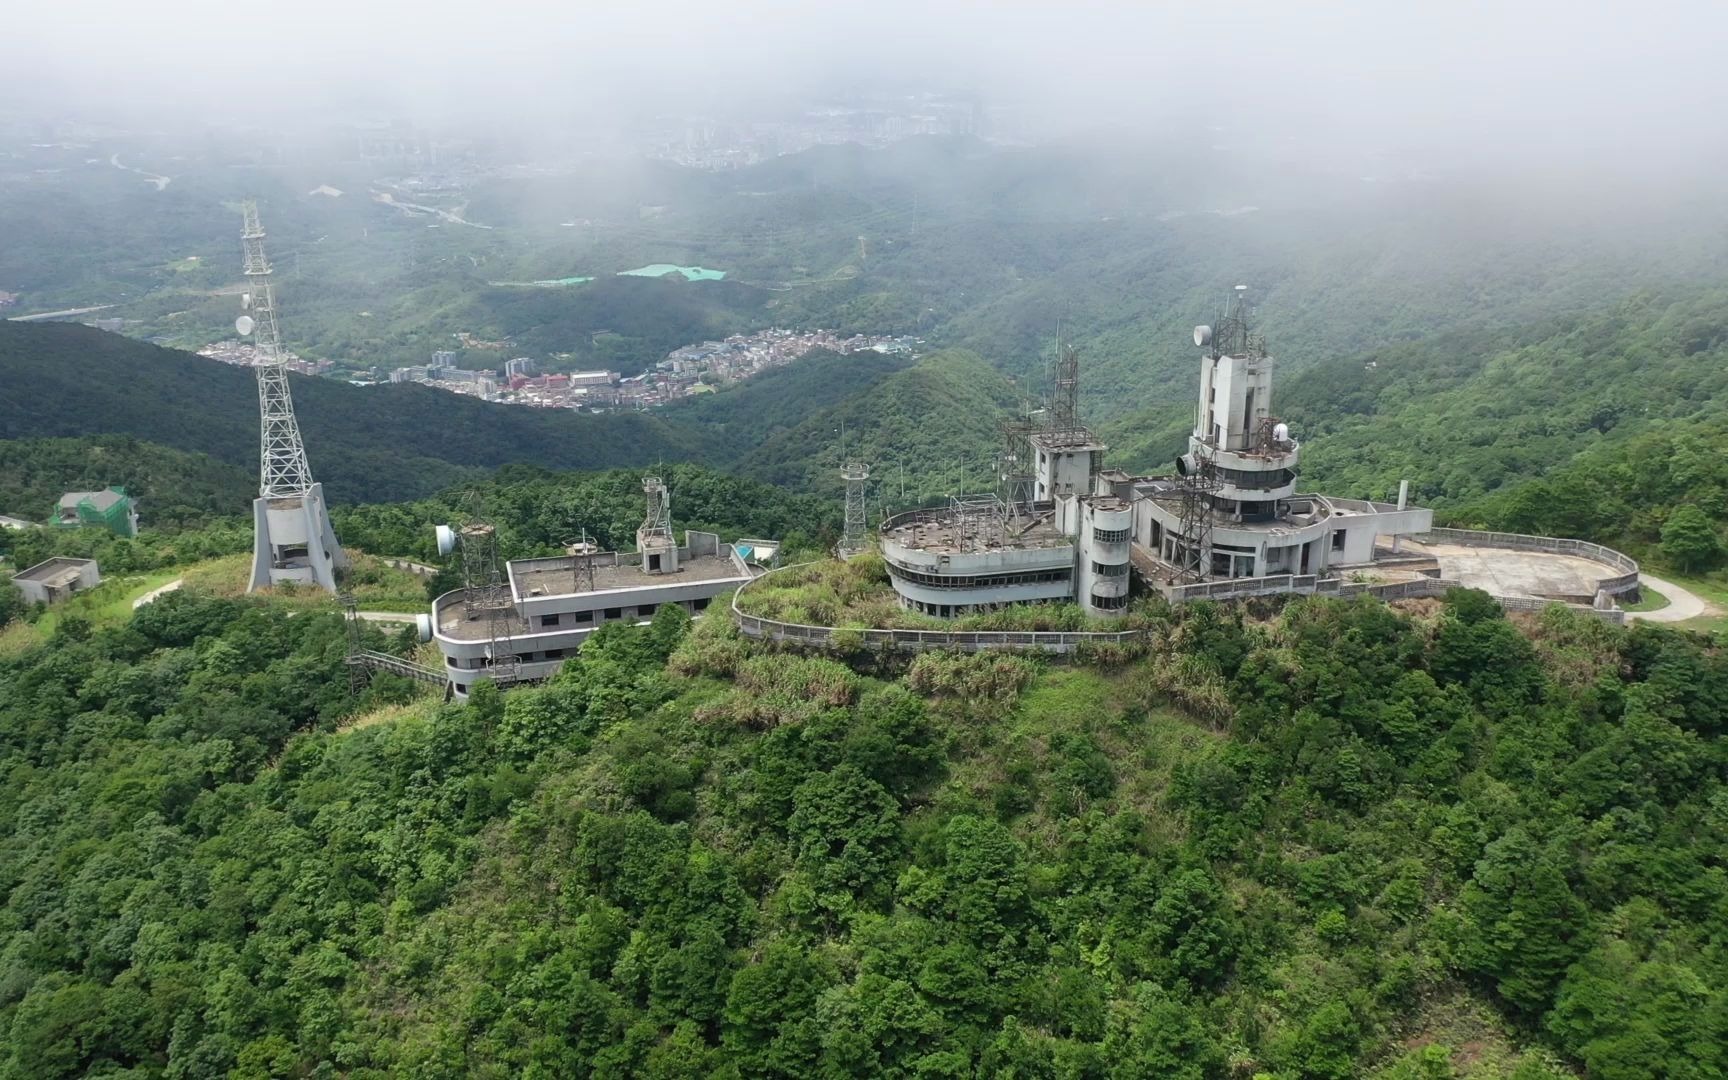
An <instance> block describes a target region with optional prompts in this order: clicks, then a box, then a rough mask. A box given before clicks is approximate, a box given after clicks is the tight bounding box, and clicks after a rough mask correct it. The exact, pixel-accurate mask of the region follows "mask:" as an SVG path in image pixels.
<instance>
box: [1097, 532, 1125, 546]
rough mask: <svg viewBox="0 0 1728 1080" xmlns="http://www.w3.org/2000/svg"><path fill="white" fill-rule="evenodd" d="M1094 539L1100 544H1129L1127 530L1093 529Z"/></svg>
mask: <svg viewBox="0 0 1728 1080" xmlns="http://www.w3.org/2000/svg"><path fill="white" fill-rule="evenodd" d="M1092 539H1094V540H1096V541H1097V542H1098V543H1100V544H1124V543H1127V542H1128V530H1127V529H1093V530H1092Z"/></svg>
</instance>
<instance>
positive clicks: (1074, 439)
mask: <svg viewBox="0 0 1728 1080" xmlns="http://www.w3.org/2000/svg"><path fill="white" fill-rule="evenodd" d="M1026 438H1027V440H1028V441H1029V442H1031V443H1032V445H1034V446H1038V447H1042V448H1043V449H1045V450H1058V451H1075V450H1108V449H1109V447H1107V446H1105V445H1104V444H1103V443H1102V442H1101V441H1099V439H1098V437H1097V436H1096V435H1094V434H1092V433H1091V432H1090V431H1088V430H1087V429H1085V428H1076V429H1074V430H1073V431H1034V432H1032V433H1031V434H1030V435H1028V436H1027V437H1026Z"/></svg>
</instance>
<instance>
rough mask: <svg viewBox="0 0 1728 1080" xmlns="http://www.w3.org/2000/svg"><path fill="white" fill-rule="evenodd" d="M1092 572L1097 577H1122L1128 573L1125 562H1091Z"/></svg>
mask: <svg viewBox="0 0 1728 1080" xmlns="http://www.w3.org/2000/svg"><path fill="white" fill-rule="evenodd" d="M1092 572H1093V573H1094V574H1097V575H1098V576H1099V577H1122V576H1123V575H1125V574H1127V573H1128V564H1127V563H1093V564H1092Z"/></svg>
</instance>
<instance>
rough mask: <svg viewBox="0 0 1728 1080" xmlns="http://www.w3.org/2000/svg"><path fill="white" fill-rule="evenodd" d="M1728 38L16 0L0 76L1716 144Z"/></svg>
mask: <svg viewBox="0 0 1728 1080" xmlns="http://www.w3.org/2000/svg"><path fill="white" fill-rule="evenodd" d="M1724 40H1728V4H1720V3H1717V4H1711V3H1693V4H1674V3H1644V4H1634V3H1630V2H1623V3H1592V2H1589V0H1570V2H1564V3H1561V2H1547V0H1543V2H1527V3H1520V2H1517V0H1506V2H1501V3H1471V2H1459V0H1443V2H1442V0H1436V2H1425V3H1399V2H1397V0H1379V2H1373V3H1296V2H1282V3H1271V2H1262V0H1250V2H1240V0H1238V2H1228V3H1227V2H1221V0H1220V2H1210V3H1200V2H1191V3H1181V4H1172V3H1128V2H1126V0H1124V2H1121V3H1113V4H1096V3H1084V2H1079V3H1076V2H1072V0H1064V2H1059V3H1056V2H1052V3H1025V2H1017V3H1014V2H1011V3H957V2H956V3H946V2H942V0H916V2H915V0H857V2H852V3H846V4H830V5H822V4H813V3H765V2H760V0H729V2H721V0H653V2H646V3H634V4H631V3H619V2H609V3H605V4H589V3H583V2H565V3H548V2H521V0H496V2H493V3H472V2H464V3H452V2H450V0H422V2H417V3H412V4H410V3H382V4H381V3H368V2H366V0H298V2H294V0H288V2H283V3H276V4H268V5H244V4H235V3H232V2H227V3H220V4H217V3H203V2H191V0H155V2H138V0H81V2H78V3H19V4H16V5H13V6H12V8H11V10H10V11H9V13H8V15H7V18H6V25H5V29H4V34H3V35H0V91H3V92H4V95H5V99H6V100H7V101H9V102H11V103H12V105H11V108H12V109H13V110H14V111H17V110H18V109H26V110H31V111H33V112H37V113H44V114H49V115H51V114H53V113H54V112H56V111H58V110H68V111H69V110H70V109H71V108H72V106H73V105H74V104H75V105H76V106H78V107H79V109H80V110H81V111H82V110H87V109H97V110H124V111H127V112H129V113H130V114H131V115H132V116H133V117H134V118H137V117H139V116H148V115H150V114H151V113H153V112H157V113H160V114H161V115H163V116H166V115H168V113H167V109H168V107H169V106H173V107H175V112H176V114H178V115H185V110H195V111H196V112H198V113H200V114H202V115H203V116H207V117H229V118H231V117H234V116H236V115H238V114H241V113H245V112H256V113H261V114H269V113H276V114H278V115H282V116H291V115H293V114H295V113H296V112H298V111H300V110H303V109H310V110H322V109H324V108H327V107H330V106H332V105H335V106H339V107H352V106H356V105H364V106H367V107H373V108H377V109H381V110H387V111H391V112H395V113H397V114H400V115H403V116H406V117H410V118H413V119H415V120H418V121H422V122H431V123H439V122H443V123H451V124H456V125H464V124H471V123H475V122H482V123H488V124H492V123H501V122H502V123H509V122H516V123H519V124H522V125H525V126H530V127H531V126H533V125H534V124H537V123H545V122H557V123H570V122H576V119H575V118H579V117H582V116H584V115H587V116H593V117H596V118H606V117H615V116H617V115H619V114H621V113H623V112H627V111H629V112H635V111H647V110H651V109H656V108H661V107H665V106H666V105H668V104H671V105H678V104H682V105H685V106H687V107H692V108H699V107H703V106H707V105H713V106H716V107H718V106H721V105H724V104H727V103H730V102H766V103H770V104H774V105H785V104H788V103H797V102H801V101H804V100H808V99H809V98H810V97H812V96H813V95H816V94H819V93H822V92H826V91H832V90H837V89H838V90H843V89H846V88H848V87H854V86H857V85H859V84H861V83H868V82H889V83H905V84H911V85H919V84H930V85H937V86H944V87H949V88H955V89H966V90H975V91H976V92H977V93H979V94H980V95H981V96H982V98H983V100H985V101H986V102H989V103H993V104H1005V105H1012V106H1015V107H1018V108H1023V109H1036V110H1038V111H1039V113H1040V114H1041V115H1043V116H1045V117H1047V118H1051V119H1054V120H1055V121H1057V122H1059V123H1061V124H1066V125H1071V126H1073V127H1075V128H1077V129H1080V128H1090V127H1097V126H1099V125H1100V124H1104V123H1113V124H1114V123H1126V124H1135V125H1146V126H1151V127H1156V126H1159V125H1161V124H1163V123H1165V122H1166V121H1169V120H1171V119H1172V118H1174V119H1176V120H1179V121H1183V122H1193V121H1196V120H1206V119H1208V118H1212V117H1216V118H1217V119H1218V120H1219V121H1220V122H1221V123H1222V124H1224V125H1226V126H1229V125H1233V124H1234V125H1240V124H1242V123H1244V122H1250V123H1253V124H1256V125H1264V128H1265V130H1269V131H1273V132H1285V133H1289V134H1290V135H1292V136H1299V137H1304V138H1306V137H1314V138H1318V139H1321V140H1324V139H1326V138H1332V137H1345V138H1358V139H1361V138H1367V139H1375V138H1384V139H1386V140H1388V141H1391V142H1394V143H1397V142H1404V143H1408V142H1412V141H1434V142H1439V143H1444V144H1447V145H1455V146H1462V147H1470V146H1476V147H1479V148H1480V149H1481V150H1482V152H1483V153H1485V154H1493V153H1500V152H1505V151H1508V150H1512V149H1516V148H1520V147H1522V148H1535V149H1536V150H1538V151H1539V152H1542V153H1551V152H1552V153H1559V154H1562V155H1569V154H1571V153H1573V152H1584V153H1588V154H1592V155H1604V156H1607V157H1620V158H1622V159H1624V158H1625V157H1626V156H1628V155H1638V156H1643V155H1656V156H1660V155H1663V154H1666V153H1676V154H1680V153H1687V154H1689V153H1692V152H1693V151H1695V150H1696V149H1697V148H1698V146H1699V145H1700V144H1712V145H1713V144H1714V143H1715V142H1716V141H1717V140H1719V139H1721V138H1722V137H1723V128H1724V127H1725V126H1728V125H1724V123H1723V121H1722V116H1723V114H1724V109H1725V107H1728V75H1725V74H1724V65H1723V63H1722V62H1721V60H1720V57H1719V56H1718V55H1717V53H1718V52H1719V50H1720V47H1721V43H1722V42H1723V41H1724ZM1652 164H1654V161H1653V162H1652Z"/></svg>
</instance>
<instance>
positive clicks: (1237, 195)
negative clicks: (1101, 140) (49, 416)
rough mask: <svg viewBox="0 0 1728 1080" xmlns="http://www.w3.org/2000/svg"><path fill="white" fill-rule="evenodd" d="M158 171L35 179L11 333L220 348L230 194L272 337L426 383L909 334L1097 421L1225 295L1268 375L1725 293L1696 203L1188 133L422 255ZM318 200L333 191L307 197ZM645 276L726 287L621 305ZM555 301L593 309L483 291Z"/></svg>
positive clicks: (579, 204) (387, 229)
mask: <svg viewBox="0 0 1728 1080" xmlns="http://www.w3.org/2000/svg"><path fill="white" fill-rule="evenodd" d="M178 149H179V150H180V151H181V156H179V157H177V158H175V159H174V164H173V166H172V168H173V169H174V171H175V172H176V173H177V177H176V179H175V181H174V183H173V185H172V186H171V187H169V188H167V189H165V190H163V191H160V192H156V191H151V190H149V188H148V186H147V185H140V184H138V183H137V182H136V180H135V179H124V180H123V179H122V178H123V177H126V176H127V175H128V174H124V173H121V172H119V171H118V170H115V169H112V168H106V167H104V168H101V169H94V168H91V167H90V166H88V165H87V164H86V163H84V162H83V160H82V157H81V155H78V154H73V153H72V152H70V151H55V150H53V149H52V148H44V149H41V150H39V151H33V152H32V153H33V156H34V155H40V161H41V163H42V164H43V165H44V166H48V167H51V169H50V171H48V172H45V173H44V174H43V175H41V176H38V177H36V178H35V180H34V181H33V183H32V184H31V185H29V186H28V187H27V188H25V189H21V190H19V191H18V192H16V193H15V195H14V197H12V198H9V199H8V200H7V203H6V205H4V206H0V235H5V236H7V237H8V239H9V241H11V242H10V243H9V244H8V245H7V250H6V251H4V252H0V281H4V282H6V286H5V287H6V288H8V289H12V290H21V291H22V292H23V293H24V297H25V299H24V300H23V301H21V306H20V309H19V310H27V311H43V310H51V309H54V308H59V307H73V306H84V305H87V304H88V305H97V304H103V305H110V304H111V305H115V306H114V307H112V308H107V309H105V311H104V314H106V315H109V316H113V317H119V318H123V319H126V320H128V326H127V329H128V332H130V333H134V334H138V335H140V336H150V337H156V338H160V339H161V340H164V341H169V342H173V343H178V344H187V345H194V344H202V343H204V342H206V341H209V340H213V339H215V338H217V337H220V336H223V335H225V334H227V332H228V330H227V328H228V326H229V324H230V323H231V320H232V319H233V317H234V314H235V305H234V297H233V295H232V290H233V289H234V288H235V287H237V286H238V284H239V280H240V279H239V263H238V259H237V256H236V252H235V247H234V231H235V230H236V229H237V228H238V219H237V214H236V213H235V209H234V204H235V201H236V200H238V199H240V198H243V197H256V198H259V199H261V200H262V202H263V209H264V214H265V221H266V223H267V225H268V227H269V229H270V251H271V254H272V257H273V258H274V259H275V262H276V266H277V273H278V284H279V287H280V289H281V291H282V295H283V306H284V310H285V311H286V312H288V313H289V315H288V317H287V318H286V319H285V323H284V326H285V332H286V333H287V334H288V337H289V343H290V345H292V346H294V347H296V348H299V349H301V350H302V351H303V352H305V353H306V354H307V355H311V356H318V357H328V358H331V359H334V360H336V361H338V362H339V363H342V364H347V365H351V366H354V367H364V366H369V365H374V364H378V365H383V366H386V367H388V366H392V365H398V364H413V363H424V362H425V361H426V358H427V357H428V356H429V355H430V353H431V352H432V350H434V349H441V348H447V347H449V345H450V343H451V335H452V334H455V333H457V332H459V331H469V332H473V333H476V334H479V335H481V336H482V337H493V338H498V337H508V338H511V339H512V340H514V341H515V342H516V343H517V345H518V346H519V347H520V348H522V349H524V350H525V351H528V352H531V353H534V354H537V355H539V356H540V358H541V359H543V360H545V359H549V358H550V355H551V354H553V353H559V354H566V355H568V356H570V357H572V358H573V360H572V361H571V362H575V363H581V364H593V365H599V364H605V365H614V366H619V367H622V368H625V369H627V370H635V369H638V368H640V367H641V366H642V365H644V364H646V363H650V362H652V361H653V360H655V359H658V358H659V357H660V356H663V355H664V353H665V352H666V350H667V349H670V348H675V347H677V346H678V345H681V344H685V343H688V342H691V341H697V340H701V339H703V338H705V337H711V336H716V335H720V334H724V333H726V332H728V331H731V330H735V329H740V330H741V329H752V328H757V327H761V326H767V325H780V326H790V327H798V328H823V327H827V328H835V329H838V330H841V331H842V332H847V333H852V332H863V333H913V334H918V335H920V336H924V337H926V338H927V339H929V340H931V341H932V342H934V343H936V344H938V345H942V346H950V347H961V348H967V349H970V350H972V351H975V352H977V353H979V354H980V355H981V356H983V357H985V359H986V360H987V361H988V362H989V363H991V364H992V365H993V366H996V367H998V368H1000V369H1001V370H1003V371H1005V372H1007V373H1009V374H1012V375H1016V376H1020V377H1023V378H1024V377H1033V378H1034V379H1038V378H1041V377H1042V373H1043V368H1044V366H1045V364H1046V361H1047V359H1048V358H1049V356H1050V355H1051V351H1052V346H1053V343H1054V339H1055V337H1056V336H1057V334H1058V333H1059V332H1060V333H1061V334H1063V335H1064V336H1065V337H1067V338H1069V339H1071V340H1073V341H1075V342H1077V343H1078V344H1080V346H1081V347H1082V349H1083V351H1084V352H1085V353H1086V355H1087V357H1088V368H1087V377H1086V379H1085V381H1084V383H1083V386H1082V394H1083V396H1084V402H1085V405H1086V406H1087V408H1088V409H1089V411H1090V413H1091V416H1092V419H1093V420H1094V422H1105V421H1108V420H1110V419H1113V418H1115V417H1119V416H1124V415H1129V414H1132V413H1134V412H1136V411H1138V410H1141V409H1145V408H1148V407H1156V406H1157V405H1159V404H1161V402H1162V400H1163V399H1165V398H1167V397H1168V396H1169V395H1171V394H1178V395H1180V394H1185V393H1186V392H1187V388H1188V368H1187V364H1186V359H1187V353H1186V351H1185V348H1184V345H1183V343H1184V342H1185V341H1186V340H1187V336H1188V332H1189V328H1190V327H1191V326H1192V325H1194V324H1195V323H1199V322H1206V321H1209V320H1210V319H1211V318H1213V317H1214V316H1215V315H1216V313H1217V311H1218V309H1219V307H1220V305H1221V304H1222V302H1223V299H1224V297H1225V295H1226V294H1227V292H1228V291H1229V289H1230V287H1231V286H1232V285H1234V284H1237V283H1239V282H1245V283H1247V284H1249V285H1250V286H1252V287H1253V289H1254V293H1253V295H1254V296H1255V297H1256V299H1257V301H1258V304H1259V308H1260V313H1261V319H1262V322H1263V324H1264V328H1265V329H1266V331H1267V332H1268V334H1269V335H1270V336H1271V338H1272V340H1274V341H1275V342H1277V343H1278V344H1279V348H1280V349H1281V351H1282V354H1283V355H1284V356H1285V357H1286V358H1287V361H1286V362H1287V364H1288V365H1289V368H1288V370H1289V371H1290V372H1292V373H1294V372H1295V371H1297V370H1299V369H1300V368H1301V367H1303V366H1304V365H1306V364H1308V363H1310V362H1318V361H1320V360H1321V359H1324V358H1330V357H1340V356H1353V355H1355V354H1357V353H1359V352H1361V351H1363V350H1366V349H1375V348H1381V347H1384V346H1387V345H1392V344H1396V343H1400V342H1408V341H1413V340H1420V339H1423V338H1428V337H1432V336H1434V335H1436V334H1442V333H1448V332H1455V331H1460V330H1463V331H1476V330H1490V329H1495V328H1500V327H1507V326H1510V327H1518V326H1523V325H1528V324H1533V323H1540V322H1542V321H1544V320H1547V319H1551V318H1554V317H1556V316H1562V315H1570V314H1573V313H1581V312H1587V311H1589V310H1590V309H1591V308H1592V307H1595V306H1598V305H1602V304H1611V303H1616V302H1618V301H1619V300H1621V299H1623V298H1625V297H1626V296H1628V295H1630V294H1632V293H1635V292H1637V291H1638V290H1640V289H1653V290H1660V289H1670V288H1676V287H1681V286H1683V285H1684V284H1685V283H1687V282H1690V281H1696V280H1699V279H1700V278H1703V279H1706V280H1708V279H1711V278H1712V277H1713V276H1719V275H1720V273H1721V272H1722V270H1723V257H1722V249H1721V245H1720V243H1719V242H1717V240H1716V238H1717V237H1719V236H1720V235H1721V229H1722V228H1723V227H1724V224H1725V222H1724V216H1723V210H1722V207H1721V205H1720V202H1719V200H1715V199H1713V198H1709V197H1704V196H1699V195H1698V194H1696V193H1687V192H1674V191H1659V192H1646V193H1643V194H1644V196H1645V197H1639V193H1635V192H1634V193H1628V192H1625V191H1617V190H1616V191H1610V190H1604V189H1602V188H1600V187H1598V186H1594V185H1592V184H1591V183H1589V182H1587V180H1586V178H1581V177H1579V176H1577V175H1574V174H1568V173H1564V172H1556V173H1555V174H1553V175H1544V174H1541V173H1536V174H1532V175H1529V176H1525V177H1523V178H1521V181H1520V183H1518V184H1508V183H1506V182H1505V178H1504V177H1501V176H1498V175H1497V176H1495V177H1493V179H1492V181H1483V180H1472V179H1471V178H1469V177H1466V176H1453V177H1421V176H1390V175H1381V176H1353V175H1340V174H1337V173H1335V172H1332V171H1330V170H1328V171H1325V172H1318V173H1317V172H1314V171H1312V170H1306V169H1298V168H1292V167H1291V166H1290V164H1289V163H1288V162H1286V161H1284V160H1282V158H1281V156H1280V152H1279V151H1278V150H1276V149H1272V148H1267V147H1264V146H1262V147H1253V146H1213V145H1209V144H1208V143H1207V142H1205V141H1203V142H1202V143H1201V144H1200V146H1198V147H1197V146H1196V145H1194V143H1193V142H1192V141H1191V140H1190V139H1189V138H1188V137H1186V136H1184V137H1179V138H1171V139H1169V140H1168V141H1165V142H1160V143H1157V144H1139V145H1123V144H1121V143H1112V144H1111V145H1110V146H1108V147H1107V148H1099V147H1095V146H1090V145H1085V144H1081V143H1074V144H1063V143H1052V144H1049V145H1044V146H1038V147H1012V146H994V145H990V144H987V143H985V142H982V141H980V140H976V139H971V138H919V139H909V140H905V141H903V142H901V143H898V144H896V145H894V146H891V147H887V148H880V149H864V148H861V147H856V146H832V147H816V148H812V149H810V150H807V151H804V152H801V153H797V154H791V155H787V156H785V157H781V158H776V159H773V160H771V161H764V162H761V163H759V164H757V165H753V166H749V167H746V168H740V169H738V170H735V171H733V172H729V173H725V174H706V173H699V172H693V171H690V170H682V169H678V168H676V167H673V166H669V165H665V164H654V163H644V162H641V161H637V160H632V159H628V158H619V159H616V160H604V161H595V162H592V163H589V164H588V165H587V166H586V167H583V168H578V169H575V170H574V171H572V172H570V173H569V174H567V175H558V176H533V177H505V176H499V177H495V178H492V179H488V180H485V181H482V182H479V183H478V184H477V186H476V187H475V189H474V190H473V191H472V192H470V193H469V194H468V195H467V197H466V198H465V201H464V202H463V203H462V206H463V209H464V212H465V213H467V214H469V215H470V220H473V221H475V222H478V223H482V224H486V225H489V226H492V227H490V228H486V229H477V228H461V227H454V226H452V225H450V224H448V223H445V224H443V225H440V227H439V228H437V229H429V228H427V226H428V225H429V224H438V223H437V222H435V221H432V220H431V219H429V218H428V217H427V216H426V215H425V214H424V213H421V212H414V213H408V212H405V211H404V210H403V209H402V208H401V207H400V206H397V205H392V204H390V203H385V202H381V201H378V200H376V199H368V198H367V197H366V195H365V193H366V192H367V191H368V190H373V191H375V192H378V193H387V191H388V187H389V182H390V181H389V177H388V175H387V174H386V175H379V174H378V172H377V170H378V169H382V168H383V166H371V167H370V168H369V166H368V163H365V162H356V161H343V162H332V163H329V166H328V168H327V169H324V170H323V171H321V172H312V171H311V167H310V166H307V167H306V168H307V170H308V171H307V172H306V173H295V172H291V171H286V170H285V171H283V172H280V173H278V172H276V171H271V170H258V169H253V168H245V169H237V168H235V167H234V166H235V162H234V161H232V160H230V159H229V158H228V157H227V156H226V155H225V154H224V152H223V150H222V149H221V148H219V147H212V146H209V145H199V146H183V147H180V148H178ZM163 167H164V168H167V167H168V166H167V165H164V166H163ZM326 184H333V185H334V186H336V187H337V188H342V189H345V190H346V191H347V192H348V194H347V195H345V196H343V197H341V198H332V197H326V196H322V195H311V194H308V193H307V191H308V189H310V188H314V187H318V186H321V185H326ZM403 197H404V198H407V196H406V195H404V196H403ZM424 198H432V196H424ZM434 201H436V200H435V199H434ZM441 205H442V204H441ZM452 205H454V204H452ZM93 251H101V252H103V253H104V257H102V258H92V257H91V253H92V252H93ZM646 263H679V264H686V265H698V264H699V265H703V266H707V267H711V268H716V269H721V270H725V271H726V272H727V277H726V280H725V281H721V282H701V283H684V282H681V281H676V280H672V279H670V278H669V279H663V280H652V279H640V278H619V277H617V276H616V275H617V274H618V272H619V271H623V270H628V269H631V268H633V267H637V266H641V265H643V264H646ZM566 277H590V278H593V280H592V281H590V282H588V283H586V284H583V285H579V286H572V287H569V288H550V289H547V288H514V287H500V286H498V285H496V284H495V283H497V282H508V281H518V282H527V281H536V280H547V279H561V278H566Z"/></svg>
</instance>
